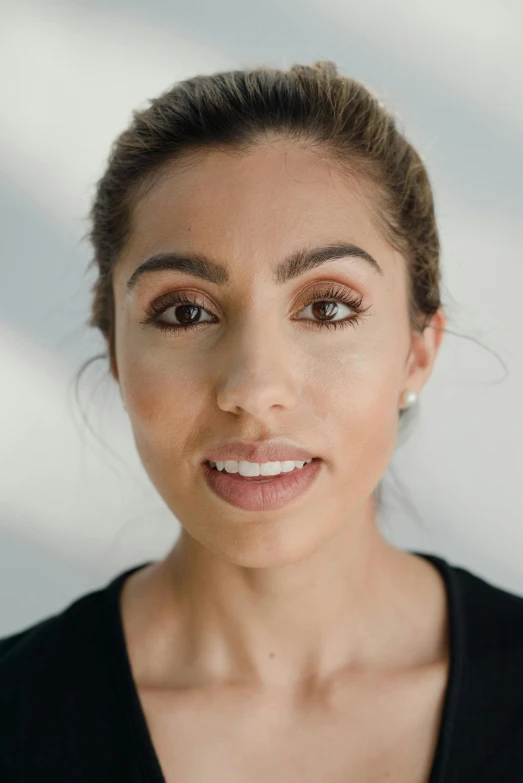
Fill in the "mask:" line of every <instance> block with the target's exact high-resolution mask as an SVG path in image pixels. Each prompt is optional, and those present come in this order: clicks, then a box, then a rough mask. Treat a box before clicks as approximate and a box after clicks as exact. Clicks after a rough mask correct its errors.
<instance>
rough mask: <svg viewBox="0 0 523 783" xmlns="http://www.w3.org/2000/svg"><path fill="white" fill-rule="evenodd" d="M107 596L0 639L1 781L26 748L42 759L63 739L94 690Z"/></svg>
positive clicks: (92, 596) (90, 597)
mask: <svg viewBox="0 0 523 783" xmlns="http://www.w3.org/2000/svg"><path fill="white" fill-rule="evenodd" d="M103 596H104V591H93V592H91V593H88V594H86V595H84V596H81V597H80V598H78V599H77V600H75V601H73V602H72V603H71V604H70V605H69V606H67V607H66V608H65V609H64V610H63V611H60V612H57V613H56V614H53V615H50V616H48V617H45V618H44V619H42V620H40V621H39V622H36V623H34V624H33V625H30V626H28V627H26V628H24V629H22V630H20V631H18V632H16V633H14V634H11V635H10V636H6V637H3V638H1V639H0V705H1V706H0V778H1V777H2V775H1V770H2V769H4V765H7V768H8V769H10V768H16V769H18V768H19V766H20V764H21V763H22V762H21V759H24V756H25V754H26V752H27V744H28V743H29V744H30V746H31V748H32V751H31V752H33V750H34V751H35V753H36V754H37V757H38V756H39V754H40V753H43V754H45V753H46V752H47V751H46V750H45V748H46V744H47V743H51V744H54V743H56V742H57V738H58V737H63V736H64V730H65V728H66V727H67V725H68V721H69V720H71V719H72V717H73V715H74V714H75V711H77V710H78V708H79V705H80V704H82V703H85V699H84V694H85V693H86V692H87V691H88V689H93V688H94V687H95V685H96V680H97V669H100V666H101V664H100V661H103V657H102V655H101V654H100V640H99V634H98V633H97V629H98V625H99V623H100V622H101V619H100V618H101V617H102V616H103V604H104V601H103ZM47 747H48V746H47ZM23 763H26V762H23ZM27 763H28V762H27Z"/></svg>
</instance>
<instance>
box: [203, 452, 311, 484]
mask: <svg viewBox="0 0 523 783" xmlns="http://www.w3.org/2000/svg"><path fill="white" fill-rule="evenodd" d="M320 460H321V458H320V457H313V458H312V459H311V460H308V461H307V462H306V463H305V464H304V466H303V467H302V468H297V467H294V468H293V469H292V470H289V471H282V472H281V473H276V474H275V475H274V476H261V475H260V476H242V475H241V474H240V473H228V472H227V471H226V470H225V469H223V470H218V468H217V467H216V465H215V464H214V463H212V462H211V461H210V460H205V461H204V463H203V464H204V465H207V467H208V468H210V469H211V470H212V471H215V472H217V473H220V474H222V475H226V476H228V477H229V478H232V479H237V480H238V481H252V482H254V483H258V484H267V483H268V482H270V481H274V480H275V479H279V478H281V477H282V476H288V475H289V474H293V473H298V472H299V471H300V470H303V468H305V467H306V466H307V465H308V464H309V463H311V462H319V461H320Z"/></svg>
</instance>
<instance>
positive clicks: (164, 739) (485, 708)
mask: <svg viewBox="0 0 523 783" xmlns="http://www.w3.org/2000/svg"><path fill="white" fill-rule="evenodd" d="M91 217H92V231H91V234H90V238H91V241H92V244H93V247H94V262H95V264H96V265H97V268H98V279H97V281H96V283H95V286H94V291H93V293H94V298H93V305H92V318H91V321H90V324H91V325H92V326H94V327H96V328H98V329H100V330H101V331H102V333H103V335H104V337H105V339H106V341H107V348H108V359H109V364H110V371H111V374H112V376H113V378H114V380H115V381H116V383H118V384H119V388H120V392H121V396H122V400H123V403H124V405H125V407H126V410H127V412H128V415H129V418H130V422H131V425H132V429H133V433H134V437H135V441H136V446H137V449H138V452H139V454H140V457H141V460H142V461H143V464H144V467H145V469H146V471H147V473H148V475H149V476H150V478H151V480H152V482H153V484H154V485H155V487H156V488H157V490H158V492H159V494H160V495H161V497H162V498H163V500H164V501H165V503H166V504H167V506H168V507H169V508H170V510H171V511H172V512H173V514H174V515H175V516H176V518H177V519H178V520H179V521H180V523H181V525H182V531H181V535H180V537H179V539H178V540H177V542H176V544H175V545H174V547H173V549H172V550H171V551H170V552H169V553H168V554H167V555H166V557H164V558H163V559H162V560H160V561H158V562H151V563H143V564H141V565H139V566H136V567H135V568H132V569H128V570H127V571H126V572H124V573H122V574H119V575H118V576H116V577H115V578H114V580H113V581H112V582H111V583H110V584H109V585H107V586H106V587H105V588H104V589H101V590H97V591H94V592H92V593H89V594H88V595H84V596H83V597H81V598H79V599H78V600H77V601H75V602H74V603H72V604H71V605H70V606H69V607H67V609H65V610H64V611H63V612H61V613H59V614H56V615H54V616H52V617H49V618H47V619H45V620H43V621H41V622H40V623H37V624H35V625H33V626H31V627H30V628H28V629H25V630H24V631H21V632H19V633H17V634H14V635H13V636H10V637H8V638H5V639H4V640H2V642H1V643H0V684H1V689H0V692H2V694H3V701H2V704H3V706H2V716H1V721H2V731H1V732H0V735H1V736H0V751H1V752H0V770H2V771H3V777H2V778H1V779H2V780H5V781H22V780H23V781H29V780H31V781H34V780H53V781H62V780H63V781H66V780H67V781H73V780H74V781H78V782H83V781H94V780H96V781H126V783H133V782H134V781H136V782H137V781H151V782H152V781H154V782H155V783H161V782H164V783H165V782H167V783H171V782H175V781H176V782H177V781H182V782H183V783H193V782H194V783H196V782H198V783H203V782H205V783H207V781H210V780H212V781H222V780H223V781H228V783H236V781H242V782H245V781H253V782H254V783H257V782H258V781H259V782H260V783H261V781H269V780H271V781H285V783H290V782H291V781H300V783H306V782H307V781H311V782H312V781H315V782H316V781H326V782H328V783H342V781H343V783H345V782H346V781H358V782H359V781H372V783H374V782H376V783H377V782H378V781H384V780H387V781H389V783H392V782H393V781H394V782H395V783H421V781H430V783H443V782H445V783H447V781H459V783H464V782H465V781H474V782H475V783H478V781H489V783H493V782H494V781H496V782H498V781H502V780H503V781H516V780H517V781H519V780H522V779H523V674H522V671H523V667H522V662H523V659H522V652H523V598H521V597H519V596H516V595H513V594H511V593H508V592H506V591H503V590H501V589H500V588H497V587H495V586H494V585H491V584H489V583H487V582H485V581H484V580H482V579H481V578H480V577H479V576H477V575H475V574H472V573H470V572H469V571H466V570H465V569H462V568H458V567H454V566H451V565H450V564H449V563H448V562H447V561H445V560H444V559H442V558H440V557H437V556H435V555H429V554H421V553H417V552H403V551H400V550H398V549H396V548H395V547H393V546H392V545H390V544H389V543H388V542H386V541H385V539H384V538H383V537H382V535H381V533H380V531H379V528H378V524H377V503H376V488H377V485H378V483H379V481H380V478H381V477H382V475H383V474H384V472H385V471H386V469H387V466H388V464H389V462H390V459H391V457H392V455H393V453H394V449H395V446H396V442H397V437H398V424H402V425H403V424H404V421H403V420H404V417H405V415H407V410H408V408H409V407H411V406H412V405H413V404H414V403H415V401H416V399H417V397H418V395H419V394H420V392H421V391H422V389H423V387H424V385H425V384H426V383H427V381H428V380H429V378H430V375H431V373H432V370H433V366H434V362H435V360H436V356H437V353H438V350H439V347H440V344H441V340H442V336H443V333H444V330H445V323H446V321H445V314H444V311H443V308H442V305H441V302H440V292H439V282H440V268H439V261H438V251H439V244H438V232H437V227H436V222H435V216H434V205H433V199H432V194H431V188H430V184H429V181H428V178H427V173H426V170H425V168H424V166H423V163H422V161H421V159H420V157H419V155H418V154H417V153H416V151H415V150H414V149H413V148H412V146H411V145H410V144H409V143H408V142H407V141H406V140H405V138H404V137H403V136H402V135H401V134H400V132H399V131H398V130H397V128H396V125H395V122H394V119H393V118H392V117H391V115H390V114H389V113H388V112H387V111H386V109H385V108H384V107H383V106H382V105H381V104H380V103H379V102H378V101H377V100H376V98H375V97H374V96H373V95H372V94H371V93H370V92H369V91H368V90H367V89H366V88H365V87H364V86H363V85H361V84H360V83H358V82H356V81H354V80H352V79H349V78H347V77H345V76H343V75H341V74H339V73H338V72H337V70H336V67H335V66H334V65H333V64H332V63H331V62H328V61H327V62H318V63H316V64H315V65H314V66H301V65H296V66H294V67H292V68H291V69H290V70H289V71H278V70H273V69H267V68H258V69H253V70H251V71H237V72H233V73H218V74H214V75H211V76H198V77H195V78H192V79H189V80H188V81H185V82H183V83H180V84H176V85H175V86H174V87H173V88H172V89H171V90H169V91H168V92H166V93H165V94H164V95H162V96H160V97H159V98H157V99H156V100H154V101H152V102H151V105H150V107H148V108H147V109H146V110H144V111H141V112H136V113H135V114H134V117H133V121H132V123H131V125H130V127H129V128H128V129H127V130H125V131H124V132H123V133H122V134H121V136H120V137H119V138H118V139H117V140H116V142H115V144H114V146H113V149H112V153H111V156H110V159H109V163H108V167H107V170H106V172H105V174H104V175H103V177H102V178H101V180H100V182H99V183H98V190H97V193H96V197H95V201H94V205H93V209H92V215H91Z"/></svg>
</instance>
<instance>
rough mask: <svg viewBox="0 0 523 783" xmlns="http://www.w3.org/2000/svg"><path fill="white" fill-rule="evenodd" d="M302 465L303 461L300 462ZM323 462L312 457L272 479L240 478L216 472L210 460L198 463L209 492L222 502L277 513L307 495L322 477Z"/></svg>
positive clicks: (235, 474) (219, 471)
mask: <svg viewBox="0 0 523 783" xmlns="http://www.w3.org/2000/svg"><path fill="white" fill-rule="evenodd" d="M300 462H302V460H300ZM322 463H323V459H322V458H321V457H313V458H312V459H311V460H310V461H307V462H306V463H305V464H304V465H303V467H301V468H299V467H294V468H293V469H292V470H288V471H283V472H282V473H278V474H277V475H275V476H242V475H241V474H240V473H227V471H226V470H218V469H217V468H216V466H215V465H214V466H213V465H212V464H211V461H210V460H205V461H204V462H202V463H201V466H202V470H203V476H204V479H205V482H206V484H207V486H208V488H209V489H210V490H211V491H212V492H213V494H215V495H217V496H218V497H219V498H220V499H221V500H222V501H225V502H226V503H228V504H229V505H232V506H236V507H237V508H241V509H244V510H246V511H257V512H262V511H277V510H278V509H281V508H283V507H284V506H286V505H287V504H288V503H290V502H291V501H294V500H296V499H297V498H298V497H299V496H300V495H303V494H304V493H306V492H308V491H310V488H311V487H312V485H313V484H314V483H315V482H316V480H317V479H318V478H319V476H320V474H321V473H322Z"/></svg>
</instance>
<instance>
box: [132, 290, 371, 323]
mask: <svg viewBox="0 0 523 783" xmlns="http://www.w3.org/2000/svg"><path fill="white" fill-rule="evenodd" d="M328 300H333V302H334V303H336V302H340V303H341V304H344V305H348V306H349V307H350V308H351V309H352V310H354V311H355V313H356V315H354V316H352V317H350V318H345V319H344V320H343V321H314V320H309V319H308V318H306V319H304V320H305V321H306V322H307V323H309V324H312V325H313V326H315V327H318V328H320V329H321V328H323V327H325V328H327V329H337V328H338V327H344V326H349V325H351V326H354V327H355V326H357V325H358V324H359V323H360V321H361V320H362V318H364V317H366V316H365V312H366V311H367V310H368V309H369V308H368V307H366V308H362V307H361V304H362V301H363V296H362V295H360V296H352V295H350V294H348V293H347V291H345V290H344V289H343V288H341V287H338V286H336V285H331V286H330V287H329V289H328V290H327V291H322V292H321V293H320V292H319V291H318V290H315V291H313V293H312V298H311V299H310V300H309V301H308V302H307V303H306V304H305V305H304V308H305V307H308V306H309V305H310V304H315V303H316V302H324V301H328ZM329 303H330V304H331V303H332V302H330V301H329ZM174 305H192V306H193V307H196V308H198V309H199V310H206V308H205V307H203V306H202V305H199V304H198V303H197V302H194V301H193V300H191V299H189V298H188V297H187V296H186V294H185V293H184V292H180V291H179V292H175V293H169V294H166V295H165V296H163V297H161V298H160V299H158V300H157V301H156V302H153V303H152V305H151V306H150V308H149V309H148V310H147V311H146V312H147V316H148V317H147V318H145V319H144V320H142V321H140V323H141V324H143V325H145V326H147V325H149V324H152V325H153V326H154V327H155V328H157V329H160V330H161V331H165V332H177V331H180V330H181V331H184V332H185V331H188V330H189V329H197V328H199V327H202V326H206V325H208V324H210V323H211V321H202V322H200V323H197V324H168V323H166V322H165V321H160V315H162V314H163V313H164V312H165V311H166V310H168V309H169V308H170V307H173V306H174ZM211 315H212V313H211Z"/></svg>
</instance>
